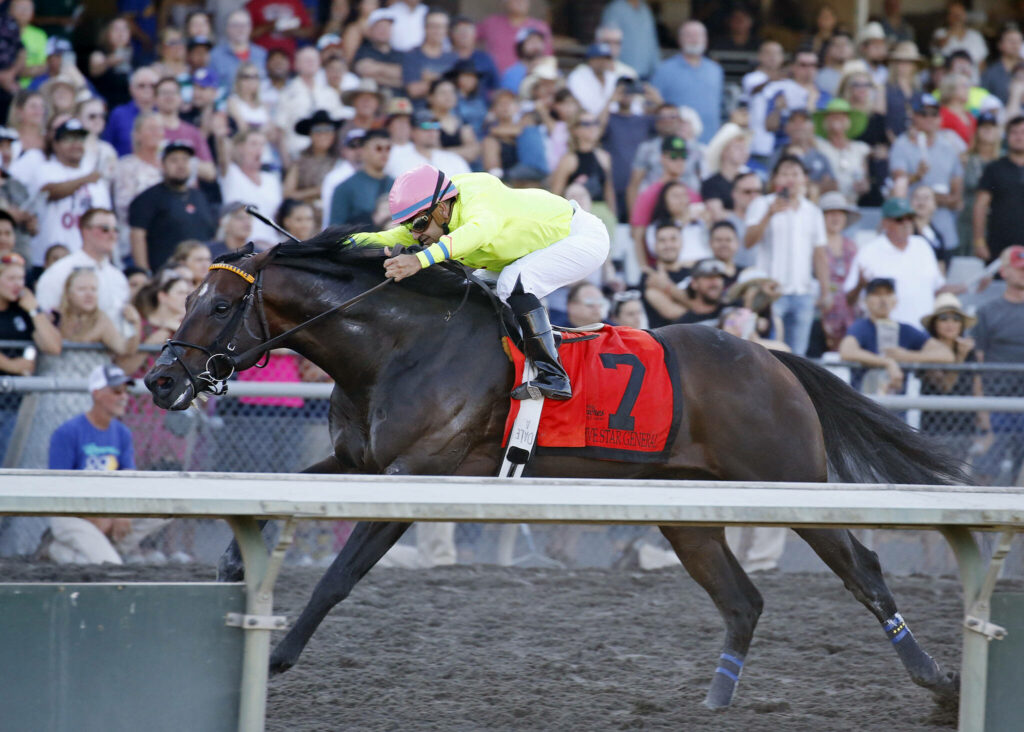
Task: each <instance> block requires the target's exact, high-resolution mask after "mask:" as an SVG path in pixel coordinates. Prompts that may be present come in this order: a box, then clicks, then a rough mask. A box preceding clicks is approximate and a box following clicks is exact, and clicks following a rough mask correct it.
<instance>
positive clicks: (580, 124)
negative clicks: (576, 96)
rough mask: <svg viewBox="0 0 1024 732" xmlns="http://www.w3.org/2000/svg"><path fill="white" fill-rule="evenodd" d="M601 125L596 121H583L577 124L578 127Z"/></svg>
mask: <svg viewBox="0 0 1024 732" xmlns="http://www.w3.org/2000/svg"><path fill="white" fill-rule="evenodd" d="M599 124H600V123H599V122H598V121H597V120H596V119H581V120H579V121H578V122H577V123H576V126H577V127H597V126H598V125H599Z"/></svg>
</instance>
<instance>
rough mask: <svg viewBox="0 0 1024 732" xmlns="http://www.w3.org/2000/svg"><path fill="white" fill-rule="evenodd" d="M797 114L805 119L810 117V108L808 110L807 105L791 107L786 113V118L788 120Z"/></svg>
mask: <svg viewBox="0 0 1024 732" xmlns="http://www.w3.org/2000/svg"><path fill="white" fill-rule="evenodd" d="M798 114H799V115H801V116H803V117H805V118H807V119H810V118H811V110H809V109H808V108H807V107H793V108H792V109H791V110H789V111H788V112H787V113H786V120H787V121H788V120H790V119H792V118H793V117H795V116H796V115H798Z"/></svg>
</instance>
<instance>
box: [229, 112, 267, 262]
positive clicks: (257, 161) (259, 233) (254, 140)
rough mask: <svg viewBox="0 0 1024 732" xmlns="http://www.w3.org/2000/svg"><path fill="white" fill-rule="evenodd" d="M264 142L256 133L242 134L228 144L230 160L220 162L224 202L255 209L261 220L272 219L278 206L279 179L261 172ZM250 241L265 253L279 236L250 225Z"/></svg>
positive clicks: (256, 131)
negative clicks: (260, 213) (237, 203)
mask: <svg viewBox="0 0 1024 732" xmlns="http://www.w3.org/2000/svg"><path fill="white" fill-rule="evenodd" d="M266 144H267V138H266V136H265V135H264V134H263V133H262V132H260V131H258V130H252V129H250V130H243V131H242V132H239V133H238V134H236V135H235V136H234V137H233V138H232V140H231V147H232V150H231V159H230V161H229V160H227V159H226V158H225V160H224V161H222V165H223V166H224V167H223V168H222V171H221V176H222V177H221V179H220V190H221V195H222V196H223V198H224V200H225V201H245V202H246V203H251V204H254V205H255V206H256V208H257V209H259V210H260V211H261V212H262V213H263V214H264V215H265V216H267V217H270V216H273V215H274V212H275V211H277V209H278V207H280V205H281V200H282V195H281V178H280V177H279V176H278V174H277V173H275V172H272V171H265V170H263V169H262V158H263V150H264V148H265V147H266ZM252 239H253V241H254V242H255V243H256V246H257V248H259V249H267V248H268V247H271V246H273V245H274V244H277V243H278V242H279V241H280V240H281V235H280V234H279V233H277V231H275V230H274V229H273V228H271V227H270V226H267V225H266V224H264V223H263V222H261V221H254V222H253V225H252Z"/></svg>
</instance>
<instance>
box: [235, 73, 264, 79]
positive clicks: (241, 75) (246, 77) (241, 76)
mask: <svg viewBox="0 0 1024 732" xmlns="http://www.w3.org/2000/svg"><path fill="white" fill-rule="evenodd" d="M238 78H239V79H258V78H260V75H259V74H239V75H238Z"/></svg>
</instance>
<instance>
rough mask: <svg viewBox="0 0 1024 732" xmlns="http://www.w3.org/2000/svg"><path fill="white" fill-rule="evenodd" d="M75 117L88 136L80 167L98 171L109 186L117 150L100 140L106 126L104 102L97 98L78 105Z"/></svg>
mask: <svg viewBox="0 0 1024 732" xmlns="http://www.w3.org/2000/svg"><path fill="white" fill-rule="evenodd" d="M75 116H76V117H78V121H79V122H81V123H82V126H83V127H85V129H87V130H88V131H89V136H88V137H86V138H85V155H83V156H82V165H83V166H85V168H86V169H87V170H98V171H100V174H101V175H102V176H103V180H104V181H106V183H107V185H110V184H111V183H112V182H113V180H114V169H115V166H116V165H117V150H115V149H114V146H113V145H111V144H110V143H109V142H107V141H106V140H101V139H100V134H101V133H102V132H103V128H104V127H105V126H106V124H107V104H106V102H104V101H103V100H102V99H100V98H99V97H93V98H92V99H86V100H85V101H84V102H80V103H79V104H78V108H77V109H76V110H75Z"/></svg>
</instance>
